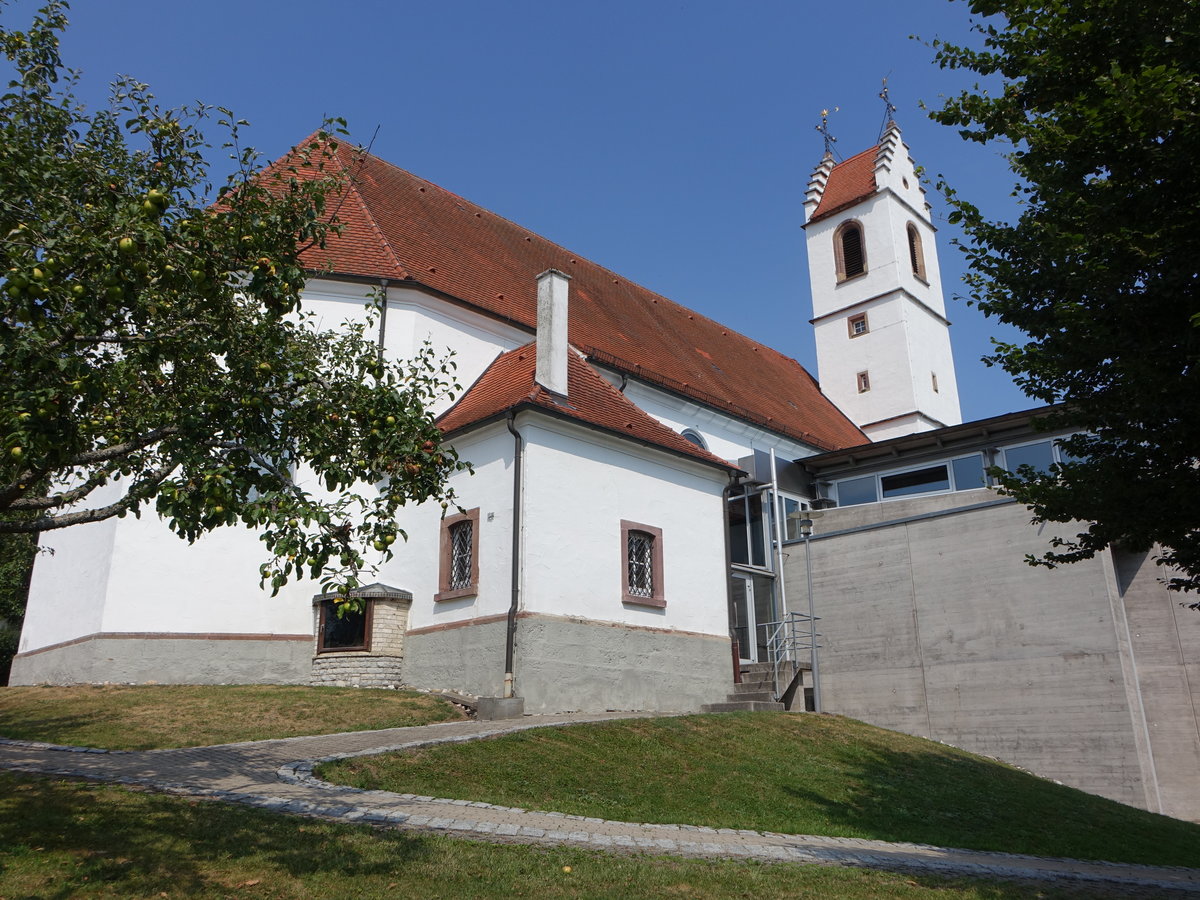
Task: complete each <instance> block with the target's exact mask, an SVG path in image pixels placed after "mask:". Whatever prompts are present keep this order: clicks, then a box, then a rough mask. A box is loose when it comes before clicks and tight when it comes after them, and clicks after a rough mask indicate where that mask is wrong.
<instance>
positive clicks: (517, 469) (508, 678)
mask: <svg viewBox="0 0 1200 900" xmlns="http://www.w3.org/2000/svg"><path fill="white" fill-rule="evenodd" d="M515 419H516V413H515V412H513V411H512V410H509V411H508V418H507V420H506V422H505V424H507V425H508V430H509V431H510V432H511V433H512V436H513V438H514V440H515V443H514V446H513V514H512V602H511V603H510V605H509V607H508V631H507V634H506V635H505V638H504V696H505V697H512V696H514V692H513V647H514V644H515V642H516V637H517V606H518V604H519V602H520V599H521V470H522V468H523V466H524V460H525V441H524V439H523V438H522V437H521V433H520V432H519V431H517V427H516V425H515V424H514V421H515ZM727 552H728V551H727Z"/></svg>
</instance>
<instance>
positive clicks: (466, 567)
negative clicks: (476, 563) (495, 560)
mask: <svg viewBox="0 0 1200 900" xmlns="http://www.w3.org/2000/svg"><path fill="white" fill-rule="evenodd" d="M473 524H474V523H472V522H471V520H470V519H468V520H467V521H465V522H459V523H458V524H457V525H454V526H453V527H451V529H450V588H451V590H458V589H460V588H465V587H470V586H471V560H472V558H473V556H474V554H473V553H472V552H471V551H472V544H473V542H474V531H475V529H474V528H473V527H472V526H473Z"/></svg>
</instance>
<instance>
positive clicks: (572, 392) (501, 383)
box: [438, 344, 734, 469]
mask: <svg viewBox="0 0 1200 900" xmlns="http://www.w3.org/2000/svg"><path fill="white" fill-rule="evenodd" d="M536 368H537V345H536V344H526V345H525V346H524V347H518V348H517V349H516V350H510V351H509V352H508V353H502V354H500V356H498V357H497V358H496V359H495V360H494V361H493V362H492V364H491V365H490V366H488V368H487V369H486V370H484V373H483V374H482V375H480V376H479V378H478V380H477V381H476V382H475V383H474V384H473V385H471V387H470V388H468V389H467V392H466V393H465V394H463V396H462V397H461V398H460V399H459V401H458V403H456V404H455V405H454V406H453V407H451V408H450V409H449V410H447V411H446V412H445V413H443V414H442V416H441V418H439V419H438V426H439V427H440V428H441V429H442V431H443V433H445V434H447V435H450V434H453V433H454V432H458V431H462V430H463V429H465V428H467V427H469V426H471V425H475V424H477V423H479V422H483V421H486V420H488V419H490V418H492V417H494V416H498V415H500V414H501V413H505V412H507V411H508V410H510V409H512V410H515V409H519V408H521V407H535V408H538V409H541V410H544V411H547V412H549V413H551V414H552V415H556V416H562V417H564V418H568V419H575V420H576V421H579V422H584V423H586V424H588V425H593V426H596V427H598V428H600V429H602V430H604V431H608V432H611V433H613V434H616V435H619V436H621V437H623V438H631V439H633V440H635V441H638V442H639V443H643V444H651V445H653V446H656V447H662V448H664V449H667V450H671V451H674V452H675V453H679V454H682V455H684V456H691V457H695V458H696V459H700V460H703V461H704V462H707V463H715V464H717V465H720V466H722V467H723V468H726V469H729V468H734V467H732V466H730V465H729V464H728V463H726V462H725V461H724V460H723V459H721V458H720V457H717V456H714V455H713V454H711V453H709V452H708V451H707V450H704V449H702V448H700V447H697V446H696V445H695V444H693V443H692V442H691V441H689V440H687V439H686V438H684V437H683V436H682V435H680V434H678V433H677V432H675V431H673V430H671V429H670V428H668V427H667V426H666V425H663V424H662V423H661V422H659V421H658V420H657V419H654V418H652V417H651V416H649V415H647V414H646V413H644V412H643V411H642V410H641V409H640V408H638V406H637V405H636V404H634V403H633V401H631V400H630V399H629V398H628V397H626V396H625V395H624V394H622V393H621V392H620V391H618V390H617V389H616V388H615V387H613V386H612V385H611V384H609V383H608V382H607V381H605V380H604V378H602V377H601V376H600V375H599V373H597V372H596V370H595V369H593V368H592V367H591V366H589V365H588V364H587V363H586V362H585V361H584V360H583V358H582V357H580V356H579V354H578V353H576V352H574V351H568V353H567V396H566V397H560V396H557V395H555V394H552V393H551V392H549V391H547V390H546V389H545V388H544V387H542V386H541V385H540V384H538V383H537V382H536V381H534V372H535V370H536Z"/></svg>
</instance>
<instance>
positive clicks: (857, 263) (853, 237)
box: [833, 219, 867, 281]
mask: <svg viewBox="0 0 1200 900" xmlns="http://www.w3.org/2000/svg"><path fill="white" fill-rule="evenodd" d="M833 255H834V258H835V259H836V261H837V280H838V281H845V280H846V279H847V278H854V277H856V276H858V275H864V274H866V271H867V248H866V242H865V241H864V240H863V227H862V224H861V223H859V222H856V221H854V220H853V219H852V220H850V221H848V222H843V223H842V224H841V225H839V226H838V229H837V231H835V232H834V233H833Z"/></svg>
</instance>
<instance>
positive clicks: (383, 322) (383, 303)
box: [379, 278, 388, 360]
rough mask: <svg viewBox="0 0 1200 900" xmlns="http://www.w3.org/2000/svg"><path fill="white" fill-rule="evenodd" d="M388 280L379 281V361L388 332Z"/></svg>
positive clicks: (381, 279)
mask: <svg viewBox="0 0 1200 900" xmlns="http://www.w3.org/2000/svg"><path fill="white" fill-rule="evenodd" d="M387 289H388V280H387V279H386V278H380V279H379V300H380V303H379V359H380V360H382V359H383V335H384V333H385V332H386V331H387V306H388V295H387Z"/></svg>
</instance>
